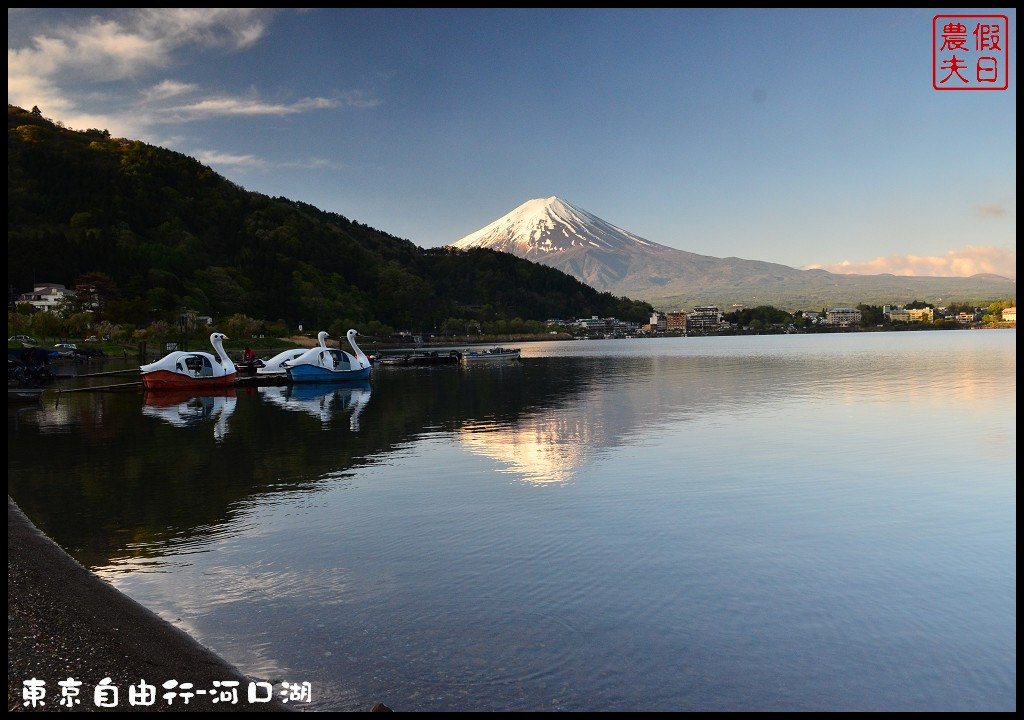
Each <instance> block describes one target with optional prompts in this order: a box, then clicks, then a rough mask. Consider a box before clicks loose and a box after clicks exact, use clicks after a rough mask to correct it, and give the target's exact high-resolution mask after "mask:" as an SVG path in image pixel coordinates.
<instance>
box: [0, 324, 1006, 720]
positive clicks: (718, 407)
mask: <svg viewBox="0 0 1024 720" xmlns="http://www.w3.org/2000/svg"><path fill="white" fill-rule="evenodd" d="M1016 395H1017V385H1016V332H1015V331H991V332H989V331H984V332H966V331H965V332H945V333H940V332H932V333H878V334H849V335H828V336H783V337H751V338H690V339H678V340H647V341H591V342H572V343H550V344H537V345H527V346H524V347H523V359H522V361H521V362H520V363H517V364H511V365H496V366H493V367H473V368H465V369H463V368H457V367H438V368H422V369H415V368H392V369H389V368H377V369H375V370H374V374H373V377H372V379H371V381H370V382H368V383H364V384H356V385H346V386H336V387H332V386H311V387H302V388H296V389H295V390H293V391H289V390H288V389H285V388H266V389H259V390H255V391H249V392H246V391H238V392H231V393H227V394H226V395H225V396H214V397H205V398H195V399H192V398H189V397H187V396H186V397H144V396H143V395H141V394H140V393H138V392H134V391H132V392H120V393H113V394H111V393H79V394H63V395H61V396H60V397H59V398H58V397H57V396H56V395H55V394H53V393H48V394H47V396H46V397H45V398H44V400H43V403H42V405H41V406H40V407H38V408H36V407H29V408H15V407H13V406H12V407H10V408H9V414H8V453H9V460H8V473H9V480H8V489H9V492H10V494H11V495H12V496H13V497H14V499H15V500H16V501H17V502H18V503H19V504H20V505H21V507H22V508H23V509H24V510H25V512H26V514H28V516H29V517H30V518H31V519H32V520H33V521H34V522H35V523H36V524H37V525H39V526H40V527H41V528H42V529H43V530H44V531H45V532H47V533H48V534H49V535H50V536H51V537H53V538H54V539H55V540H57V542H59V543H60V544H61V545H62V546H63V547H65V548H66V549H68V550H69V551H70V552H71V553H72V554H73V555H74V556H75V557H76V558H77V559H79V561H81V562H82V563H83V564H85V565H86V566H88V567H91V568H93V569H94V570H95V571H96V572H97V573H99V574H100V575H102V576H103V577H105V578H107V579H108V580H110V581H111V582H113V583H114V584H115V585H116V586H117V587H118V588H120V589H121V590H122V591H124V592H126V593H127V594H129V595H131V596H132V597H134V598H136V599H137V600H139V601H140V602H142V603H143V604H145V605H147V606H148V607H150V608H152V609H154V610H155V611H156V612H158V613H159V614H160V615H162V616H163V617H165V618H167V619H168V620H170V621H172V622H174V623H175V624H177V625H178V626H179V627H182V628H183V629H185V630H187V631H188V632H190V633H191V634H193V635H194V636H195V637H196V638H198V639H199V640H200V641H201V642H203V643H204V644H206V645H208V646H209V647H211V648H213V649H214V650H216V651H217V652H218V653H220V654H221V655H222V656H223V657H225V658H226V659H227V660H228V661H230V662H232V663H234V664H236V665H237V666H239V667H240V668H241V669H242V670H243V671H246V672H248V673H251V674H253V675H256V676H260V677H264V678H269V679H272V680H274V681H277V682H280V681H288V682H299V683H301V682H310V683H311V684H312V690H313V702H312V703H310V704H305V705H302V706H301V707H302V708H304V709H313V710H365V709H368V708H369V707H370V705H372V704H373V703H375V702H384V703H386V704H388V705H389V706H391V707H392V708H394V709H396V710H684V711H685V710H1015V709H1016V698H1017V680H1016V672H1017V671H1016V664H1017V663H1016V655H1017V619H1016V604H1017V603H1016V598H1017V571H1016V560H1017V551H1016V528H1017V525H1016V505H1017V485H1016V433H1017V430H1016V410H1015V403H1016ZM68 670H69V674H70V675H73V674H74V671H75V669H74V668H69V669H68ZM177 679H178V680H185V679H186V678H177ZM152 680H154V679H150V681H151V682H152ZM156 680H162V679H156Z"/></svg>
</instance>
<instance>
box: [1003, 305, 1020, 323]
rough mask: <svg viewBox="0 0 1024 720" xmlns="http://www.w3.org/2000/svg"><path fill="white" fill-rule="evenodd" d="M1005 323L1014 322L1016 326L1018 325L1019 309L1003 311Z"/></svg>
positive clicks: (1013, 308)
mask: <svg viewBox="0 0 1024 720" xmlns="http://www.w3.org/2000/svg"><path fill="white" fill-rule="evenodd" d="M1003 322H1012V323H1013V324H1014V325H1016V324H1017V308H1015V307H1012V308H1006V309H1005V310H1003Z"/></svg>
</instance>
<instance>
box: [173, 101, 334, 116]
mask: <svg viewBox="0 0 1024 720" xmlns="http://www.w3.org/2000/svg"><path fill="white" fill-rule="evenodd" d="M337 106H338V101H337V100H330V99H328V98H304V99H302V100H299V101H298V102H294V103H289V104H283V103H268V102H264V101H262V100H259V99H254V98H237V97H216V98H206V99H205V100H200V101H198V102H195V103H191V104H189V105H181V106H178V107H174V108H171V109H170V110H169V111H168V112H169V113H171V114H172V115H174V116H177V117H179V118H182V119H189V120H193V119H197V118H204V117H215V116H218V115H292V114H294V113H300V112H305V111H306V110H320V109H324V108H333V107H337Z"/></svg>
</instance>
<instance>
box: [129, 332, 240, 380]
mask: <svg viewBox="0 0 1024 720" xmlns="http://www.w3.org/2000/svg"><path fill="white" fill-rule="evenodd" d="M226 339H227V336H226V335H224V334H223V333H218V332H215V333H213V334H212V335H210V344H211V345H213V349H214V350H216V351H217V355H216V356H214V355H211V354H210V353H206V352H186V351H182V350H176V351H174V352H172V353H170V354H168V355H165V356H164V357H163V358H161V359H160V360H157V361H156V362H154V363H150V364H148V365H143V366H141V367H140V368H139V370H140V371H141V372H142V387H143V388H144V389H146V390H185V389H190V388H219V387H226V386H231V385H234V382H235V376H236V374H237V372H236V370H235V364H234V363H233V362H232V361H231V358H230V357H228V354H227V353H226V352H224V341H225V340H226Z"/></svg>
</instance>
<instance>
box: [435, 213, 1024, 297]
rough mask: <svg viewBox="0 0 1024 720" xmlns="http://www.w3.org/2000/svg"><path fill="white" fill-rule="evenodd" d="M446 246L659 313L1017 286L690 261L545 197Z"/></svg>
mask: <svg viewBox="0 0 1024 720" xmlns="http://www.w3.org/2000/svg"><path fill="white" fill-rule="evenodd" d="M452 247H455V248H458V249H460V250H470V249H473V248H489V249H491V250H498V251H501V252H507V253H510V254H512V255H516V256H518V257H521V258H526V259H527V260H532V261H533V262H537V263H540V264H542V265H548V266H551V267H554V268H556V269H558V270H561V271H562V272H564V273H566V274H568V275H572V276H574V277H576V278H578V279H579V280H582V281H583V282H585V283H587V284H588V285H590V286H592V287H594V288H596V289H598V290H601V291H607V292H611V293H613V294H615V295H625V296H628V297H631V298H636V299H640V300H646V301H648V302H651V303H652V304H654V305H655V306H657V307H662V308H666V309H675V308H679V307H684V306H691V307H692V306H695V305H703V304H717V305H719V306H721V307H729V306H732V305H747V306H752V305H776V306H778V307H781V308H785V309H790V310H799V309H819V308H821V307H822V306H823V305H837V304H846V305H856V304H858V303H869V304H887V303H907V302H910V301H912V300H915V299H916V300H926V301H929V302H936V303H950V302H975V301H977V302H980V301H982V300H986V299H987V300H988V302H991V301H992V300H998V299H1003V298H1005V297H1013V296H1015V295H1016V288H1017V285H1016V282H1015V281H1013V280H1010V279H1008V278H1004V277H1000V276H997V275H975V276H973V277H969V278H960V277H952V278H949V277H947V278H939V277H906V276H896V275H839V274H835V273H830V272H827V271H825V270H798V269H796V268H792V267H789V266H787V265H780V264H778V263H772V262H765V261H761V260H744V259H742V258H736V257H729V258H717V257H712V256H710V255H698V254H696V253H691V252H687V251H685V250H677V249H675V248H671V247H668V246H666V245H659V244H658V243H656V242H652V241H650V240H647V239H645V238H642V237H640V236H638V235H634V234H633V233H631V232H629V231H628V230H623V229H622V228H620V227H616V226H615V225H612V224H611V223H609V222H607V221H605V220H602V219H601V218H599V217H597V216H596V215H594V214H592V213H590V212H587V211H586V210H583V209H581V208H578V207H576V206H575V205H572V204H570V203H568V202H566V201H564V200H561V199H560V198H557V197H554V196H552V197H548V198H536V199H533V200H528V201H526V202H525V203H523V204H522V205H520V206H519V207H517V208H516V209H515V210H513V211H512V212H510V213H508V214H507V215H505V216H503V217H501V218H498V219H497V220H495V221H494V222H492V223H491V224H489V225H487V226H485V227H483V228H481V229H479V230H477V231H476V232H474V233H470V234H469V235H467V236H465V237H464V238H462V239H461V240H459V241H457V242H455V243H452Z"/></svg>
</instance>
